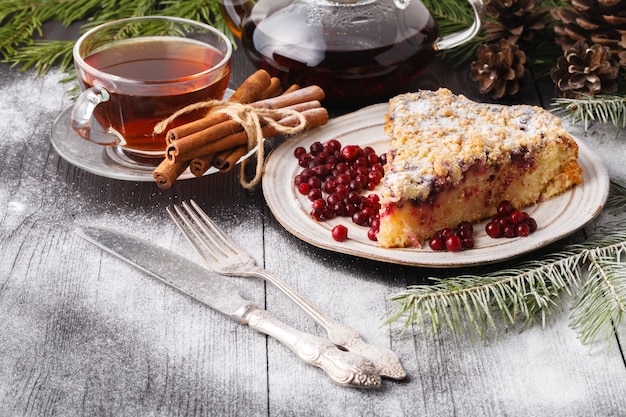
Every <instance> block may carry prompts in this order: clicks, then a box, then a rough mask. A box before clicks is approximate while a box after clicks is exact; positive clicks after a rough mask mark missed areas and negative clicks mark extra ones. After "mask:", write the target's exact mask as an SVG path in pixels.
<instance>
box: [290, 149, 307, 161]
mask: <svg viewBox="0 0 626 417" xmlns="http://www.w3.org/2000/svg"><path fill="white" fill-rule="evenodd" d="M304 154H306V149H304V146H298V147H297V148H296V149H294V150H293V156H295V157H296V158H298V159H300V157H302V155H304Z"/></svg>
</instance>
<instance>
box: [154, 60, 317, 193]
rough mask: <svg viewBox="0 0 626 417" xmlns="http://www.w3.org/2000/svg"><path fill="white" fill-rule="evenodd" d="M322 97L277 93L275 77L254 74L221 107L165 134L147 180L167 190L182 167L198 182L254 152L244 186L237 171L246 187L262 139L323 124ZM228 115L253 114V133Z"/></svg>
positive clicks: (310, 92)
mask: <svg viewBox="0 0 626 417" xmlns="http://www.w3.org/2000/svg"><path fill="white" fill-rule="evenodd" d="M323 98H324V91H323V90H322V89H321V88H320V87H318V86H310V87H305V88H300V87H299V86H297V85H294V86H292V87H290V88H288V89H287V90H285V91H283V90H282V88H281V87H280V82H279V80H278V79H277V78H274V77H270V75H269V73H268V72H267V71H265V70H259V71H257V72H255V73H254V74H252V75H251V76H250V77H248V78H247V79H246V80H245V81H244V82H243V83H242V84H241V85H240V86H239V88H237V90H235V92H234V93H233V95H232V96H231V97H230V99H229V100H228V102H225V103H224V107H223V108H221V107H217V108H213V109H210V110H209V111H208V112H207V114H206V115H205V116H204V117H202V118H200V119H198V120H195V121H193V122H190V123H187V124H184V125H181V126H178V127H175V128H172V129H170V130H169V131H168V132H167V135H166V141H167V145H166V146H167V148H166V150H165V159H164V160H163V161H162V162H161V163H160V164H159V165H158V166H157V167H156V169H155V170H154V171H153V177H154V179H155V181H156V183H157V185H158V186H159V187H160V188H162V189H167V188H170V187H171V186H172V184H173V183H174V182H175V181H176V179H177V178H178V177H179V176H180V175H181V174H182V173H183V172H184V171H185V170H186V169H187V168H189V169H190V171H191V172H192V173H193V174H194V175H196V176H198V177H200V176H202V175H204V174H205V172H206V171H207V170H208V169H210V168H211V167H215V168H216V169H218V170H220V171H222V172H227V171H230V170H231V169H232V168H233V167H234V166H235V165H236V164H237V162H238V161H239V160H240V159H241V158H242V156H244V155H246V154H247V153H248V152H250V151H253V149H254V148H255V147H256V149H257V174H256V175H255V178H254V179H253V180H252V181H250V182H246V181H245V180H244V179H243V176H244V173H243V169H242V178H241V180H242V185H244V186H246V188H251V186H253V185H255V184H256V183H257V182H258V179H259V178H258V177H260V175H261V172H262V163H263V157H262V148H263V146H262V144H263V138H266V137H271V136H275V135H278V134H285V133H287V134H291V133H295V132H296V131H301V130H304V129H309V128H312V127H316V126H321V125H324V124H326V123H327V122H328V112H327V110H326V109H325V108H323V107H322V106H321V103H320V101H321V100H322V99H323ZM233 112H243V116H242V117H243V118H244V119H245V120H247V116H249V115H250V113H252V112H254V113H255V115H254V116H255V117H256V121H255V123H256V126H257V129H256V131H255V130H253V129H250V128H249V126H246V122H242V120H241V117H239V116H237V115H235V114H234V113H233ZM251 135H252V136H260V137H250V136H251ZM259 151H261V152H259ZM259 153H260V154H259Z"/></svg>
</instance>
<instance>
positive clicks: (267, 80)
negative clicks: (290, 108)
mask: <svg viewBox="0 0 626 417" xmlns="http://www.w3.org/2000/svg"><path fill="white" fill-rule="evenodd" d="M279 84H280V83H279ZM270 88H276V85H275V82H273V81H272V78H271V77H270V75H269V73H268V72H267V71H265V70H262V69H261V70H258V71H256V72H255V73H254V74H252V75H250V76H249V77H248V78H246V80H245V81H244V82H242V83H241V85H240V86H239V88H237V89H236V90H235V92H234V93H233V95H232V96H230V99H229V100H228V101H232V102H233V103H242V104H248V103H252V102H253V101H257V100H260V99H261V97H265V96H264V94H266V92H267V91H268V89H270Z"/></svg>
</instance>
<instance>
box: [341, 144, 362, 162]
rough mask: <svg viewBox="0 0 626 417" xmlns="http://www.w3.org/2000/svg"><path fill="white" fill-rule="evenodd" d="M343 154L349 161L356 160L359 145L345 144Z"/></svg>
mask: <svg viewBox="0 0 626 417" xmlns="http://www.w3.org/2000/svg"><path fill="white" fill-rule="evenodd" d="M341 155H342V156H343V157H344V158H345V159H346V160H348V161H354V160H355V159H356V158H357V157H358V156H359V147H358V146H356V145H347V146H344V147H343V149H342V150H341Z"/></svg>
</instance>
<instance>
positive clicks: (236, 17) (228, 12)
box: [218, 0, 255, 39]
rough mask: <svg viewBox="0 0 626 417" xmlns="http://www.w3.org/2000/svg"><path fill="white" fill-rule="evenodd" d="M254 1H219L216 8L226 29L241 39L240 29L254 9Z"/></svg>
mask: <svg viewBox="0 0 626 417" xmlns="http://www.w3.org/2000/svg"><path fill="white" fill-rule="evenodd" d="M254 3H255V1H254V0H219V2H218V6H219V9H220V12H221V13H222V17H223V18H224V22H226V25H227V26H228V29H230V31H231V32H232V33H233V35H235V36H236V37H237V38H239V39H241V28H242V26H243V25H242V22H243V20H244V18H245V17H246V16H247V15H248V14H250V12H251V11H252V8H253V7H254Z"/></svg>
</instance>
